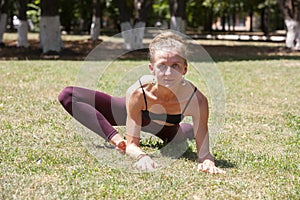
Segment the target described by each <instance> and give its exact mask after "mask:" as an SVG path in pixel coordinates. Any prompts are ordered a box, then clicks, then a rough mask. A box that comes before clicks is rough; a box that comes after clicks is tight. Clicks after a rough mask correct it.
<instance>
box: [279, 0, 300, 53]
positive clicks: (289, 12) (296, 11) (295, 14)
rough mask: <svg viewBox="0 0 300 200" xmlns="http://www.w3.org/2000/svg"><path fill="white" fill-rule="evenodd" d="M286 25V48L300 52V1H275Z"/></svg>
mask: <svg viewBox="0 0 300 200" xmlns="http://www.w3.org/2000/svg"><path fill="white" fill-rule="evenodd" d="M277 2H278V4H279V6H280V8H281V10H282V13H283V15H284V22H285V25H286V29H287V33H286V42H285V43H286V47H287V48H291V49H296V50H300V0H277Z"/></svg>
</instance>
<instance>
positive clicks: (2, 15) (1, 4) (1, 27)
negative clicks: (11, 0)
mask: <svg viewBox="0 0 300 200" xmlns="http://www.w3.org/2000/svg"><path fill="white" fill-rule="evenodd" d="M7 12H8V0H0V47H4V43H3V34H4V32H5V30H6V23H7Z"/></svg>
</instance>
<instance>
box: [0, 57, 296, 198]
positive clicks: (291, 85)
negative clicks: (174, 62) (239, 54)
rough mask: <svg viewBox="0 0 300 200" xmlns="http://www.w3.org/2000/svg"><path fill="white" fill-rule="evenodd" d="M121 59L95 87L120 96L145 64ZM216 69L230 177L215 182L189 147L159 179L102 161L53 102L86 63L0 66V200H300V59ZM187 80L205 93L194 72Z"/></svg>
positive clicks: (221, 160)
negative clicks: (221, 87) (130, 74)
mask: <svg viewBox="0 0 300 200" xmlns="http://www.w3.org/2000/svg"><path fill="white" fill-rule="evenodd" d="M119 62H120V63H115V66H112V67H111V68H109V69H108V70H107V71H106V73H105V75H103V76H102V77H101V78H100V81H99V82H98V85H97V87H98V89H99V90H100V89H101V90H105V91H106V92H109V93H120V94H121V93H122V92H123V91H124V89H125V88H126V87H125V86H123V87H122V86H121V85H118V81H117V80H122V76H124V73H125V74H126V73H128V72H134V71H132V68H131V67H132V66H139V65H142V63H143V62H140V61H119ZM217 65H218V68H219V70H220V72H221V75H222V77H223V81H224V86H225V92H226V124H225V127H224V129H223V131H222V133H221V134H220V135H219V137H218V141H217V144H216V145H215V146H214V148H213V154H214V155H215V157H216V163H217V165H219V166H220V167H221V168H224V169H225V170H226V172H227V173H226V174H225V175H216V176H212V175H208V174H204V173H199V172H197V171H196V166H197V165H196V161H195V160H194V159H195V157H194V152H195V144H194V142H189V145H190V148H189V149H188V151H187V152H186V153H185V154H184V155H183V157H182V158H180V159H177V160H175V161H173V162H172V163H171V164H170V165H169V166H168V167H165V168H163V169H161V170H158V171H156V172H155V173H128V172H126V171H123V170H117V169H114V168H111V167H109V166H108V165H106V164H104V163H101V162H99V161H98V160H97V159H96V158H95V157H94V156H92V155H91V154H90V153H89V151H88V150H87V148H86V147H85V146H84V145H83V142H84V141H83V139H82V137H81V135H80V134H78V130H80V129H83V131H82V132H81V133H82V134H84V132H85V131H88V130H86V129H84V128H83V127H80V126H79V127H80V129H78V126H75V124H76V123H75V122H74V121H73V120H72V119H71V117H69V116H68V115H67V113H66V112H65V111H64V110H63V108H62V107H61V106H60V105H59V103H58V101H57V95H58V94H59V92H60V91H61V90H62V89H63V88H64V87H65V86H67V85H74V84H76V82H77V77H78V72H79V71H80V68H81V66H82V62H75V61H74V62H73V61H7V62H5V61H1V62H0V85H1V87H0V127H1V129H0V146H1V148H0V190H1V194H0V199H297V198H298V197H299V195H300V193H299V191H300V179H299V169H300V165H299V160H300V157H299V132H300V126H299V117H300V113H299V111H300V104H299V94H300V85H299V84H300V76H299V74H300V64H299V61H298V60H268V61H236V62H219V63H217ZM120 66H122V67H120ZM190 73H191V72H190ZM188 77H189V78H191V80H192V81H194V82H198V81H199V82H198V83H197V84H198V85H199V86H200V87H201V88H202V89H203V91H204V93H206V92H207V90H206V86H205V83H204V82H201V80H197V78H196V77H195V76H194V74H193V73H191V74H189V75H188ZM125 78H126V77H125ZM136 78H138V77H136ZM126 80H127V79H126ZM128 84H129V82H128ZM125 85H126V84H125ZM116 87H117V88H118V89H119V90H118V91H116ZM120 131H124V129H123V128H120ZM154 146H155V143H154ZM145 148H146V147H145ZM147 148H148V147H147Z"/></svg>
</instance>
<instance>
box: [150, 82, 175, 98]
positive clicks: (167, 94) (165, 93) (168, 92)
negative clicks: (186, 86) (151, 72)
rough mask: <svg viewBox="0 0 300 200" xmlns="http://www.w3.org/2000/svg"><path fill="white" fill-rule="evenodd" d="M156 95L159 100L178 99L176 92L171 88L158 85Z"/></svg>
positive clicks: (155, 89) (155, 87)
mask: <svg viewBox="0 0 300 200" xmlns="http://www.w3.org/2000/svg"><path fill="white" fill-rule="evenodd" d="M153 88H154V94H155V96H156V97H157V99H158V100H162V101H172V100H174V99H177V97H176V92H175V91H174V90H172V89H170V88H166V87H164V86H161V85H158V84H156V85H155V86H154V87H153Z"/></svg>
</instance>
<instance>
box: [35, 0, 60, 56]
mask: <svg viewBox="0 0 300 200" xmlns="http://www.w3.org/2000/svg"><path fill="white" fill-rule="evenodd" d="M58 3H59V0H41V5H40V6H41V15H42V16H41V21H40V44H41V47H42V49H43V53H44V54H48V53H52V52H57V53H58V52H60V51H61V49H62V47H63V42H62V40H61V30H60V18H59V14H58V8H59V4H58Z"/></svg>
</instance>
